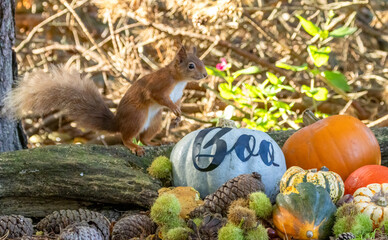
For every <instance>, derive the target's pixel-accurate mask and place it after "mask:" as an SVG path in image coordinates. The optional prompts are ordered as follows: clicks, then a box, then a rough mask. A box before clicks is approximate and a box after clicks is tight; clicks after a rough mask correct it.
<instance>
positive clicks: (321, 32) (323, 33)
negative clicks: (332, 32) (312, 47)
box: [319, 30, 329, 40]
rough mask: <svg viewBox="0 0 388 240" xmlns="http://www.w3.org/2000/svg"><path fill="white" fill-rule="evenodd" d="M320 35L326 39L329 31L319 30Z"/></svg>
mask: <svg viewBox="0 0 388 240" xmlns="http://www.w3.org/2000/svg"><path fill="white" fill-rule="evenodd" d="M319 36H320V38H321V39H322V40H324V39H326V38H327V37H328V36H329V31H327V30H324V31H320V32H319Z"/></svg>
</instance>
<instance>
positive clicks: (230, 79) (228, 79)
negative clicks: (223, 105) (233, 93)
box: [224, 76, 234, 84]
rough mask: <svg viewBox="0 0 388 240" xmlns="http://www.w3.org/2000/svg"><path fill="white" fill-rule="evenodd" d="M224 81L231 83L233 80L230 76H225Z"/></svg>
mask: <svg viewBox="0 0 388 240" xmlns="http://www.w3.org/2000/svg"><path fill="white" fill-rule="evenodd" d="M224 79H225V81H227V82H228V83H229V84H232V83H233V81H234V78H233V77H232V76H226V77H225V78H224Z"/></svg>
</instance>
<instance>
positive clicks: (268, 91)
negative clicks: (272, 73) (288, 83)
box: [264, 85, 282, 97]
mask: <svg viewBox="0 0 388 240" xmlns="http://www.w3.org/2000/svg"><path fill="white" fill-rule="evenodd" d="M281 90H282V89H281V88H279V87H277V86H275V85H269V86H267V87H265V88H264V94H265V95H266V96H267V97H275V96H276V94H277V93H278V92H280V91H281Z"/></svg>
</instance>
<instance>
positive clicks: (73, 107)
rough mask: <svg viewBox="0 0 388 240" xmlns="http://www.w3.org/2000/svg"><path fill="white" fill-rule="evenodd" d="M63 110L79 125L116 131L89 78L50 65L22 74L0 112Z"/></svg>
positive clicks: (116, 128)
mask: <svg viewBox="0 0 388 240" xmlns="http://www.w3.org/2000/svg"><path fill="white" fill-rule="evenodd" d="M54 109H58V110H63V111H64V112H65V113H66V114H67V115H68V116H69V117H70V118H72V119H73V120H75V121H76V122H77V123H79V124H80V125H82V126H84V127H87V128H91V129H95V130H106V131H111V132H116V131H118V126H117V123H116V121H115V117H114V114H113V113H112V112H111V111H110V110H109V108H108V106H107V105H106V104H105V102H104V100H103V99H102V96H101V94H100V93H99V91H98V89H97V87H96V86H95V84H94V83H93V81H92V80H91V79H89V78H86V77H81V76H80V74H79V72H78V71H77V70H75V69H71V68H70V69H67V68H65V67H51V69H50V71H49V72H43V71H41V70H39V71H36V72H33V73H30V74H28V75H26V76H25V77H24V78H23V79H22V80H21V81H19V83H18V85H17V87H16V88H15V89H13V90H12V91H11V92H10V93H8V95H7V96H6V98H5V100H4V109H3V112H4V113H5V114H6V115H10V116H12V117H16V118H21V117H22V116H23V114H25V113H26V112H28V111H31V112H33V113H36V114H46V113H48V112H50V111H52V110H54Z"/></svg>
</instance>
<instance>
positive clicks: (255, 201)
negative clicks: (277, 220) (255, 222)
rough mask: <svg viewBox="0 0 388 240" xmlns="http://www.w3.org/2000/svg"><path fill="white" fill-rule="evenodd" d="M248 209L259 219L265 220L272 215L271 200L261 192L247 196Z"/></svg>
mask: <svg viewBox="0 0 388 240" xmlns="http://www.w3.org/2000/svg"><path fill="white" fill-rule="evenodd" d="M249 208H250V209H252V210H253V211H255V213H256V216H257V217H258V218H261V219H267V218H269V217H270V216H271V215H272V209H273V208H272V204H271V200H270V199H269V198H268V196H267V195H266V194H265V193H263V192H254V193H251V194H250V195H249Z"/></svg>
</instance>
